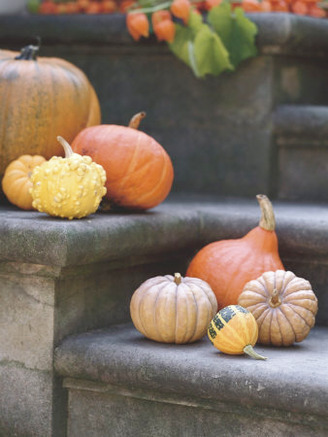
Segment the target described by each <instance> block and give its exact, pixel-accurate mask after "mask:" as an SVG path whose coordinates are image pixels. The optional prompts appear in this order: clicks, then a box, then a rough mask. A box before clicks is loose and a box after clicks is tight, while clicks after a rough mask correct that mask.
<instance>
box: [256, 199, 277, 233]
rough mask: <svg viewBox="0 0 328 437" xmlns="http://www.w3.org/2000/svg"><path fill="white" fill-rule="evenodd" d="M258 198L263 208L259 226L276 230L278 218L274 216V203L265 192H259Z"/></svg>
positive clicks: (267, 229) (268, 229)
mask: <svg viewBox="0 0 328 437" xmlns="http://www.w3.org/2000/svg"><path fill="white" fill-rule="evenodd" d="M256 198H257V201H258V202H259V204H260V208H261V219H260V223H259V226H260V227H261V228H262V229H265V230H266V231H274V230H275V227H276V220H275V217H274V212H273V207H272V203H271V202H270V200H269V199H268V198H267V196H266V195H265V194H258V195H257V196H256Z"/></svg>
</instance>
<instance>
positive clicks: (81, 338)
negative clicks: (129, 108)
mask: <svg viewBox="0 0 328 437" xmlns="http://www.w3.org/2000/svg"><path fill="white" fill-rule="evenodd" d="M327 333H328V328H314V329H313V330H312V331H311V333H310V335H309V337H308V338H307V339H306V340H304V342H303V348H302V346H300V347H298V348H296V350H295V351H292V353H290V355H288V351H287V350H286V349H283V348H268V347H266V348H264V347H260V346H256V350H257V351H258V352H259V353H261V354H266V356H267V357H268V360H267V361H259V360H253V359H252V358H249V357H246V356H229V355H223V354H221V353H219V352H218V351H217V350H216V349H215V348H213V347H212V345H211V344H210V342H209V341H208V340H207V338H205V337H204V338H203V339H202V340H201V341H200V342H197V343H194V344H191V345H167V344H161V343H156V342H153V341H151V340H148V339H146V338H144V337H143V336H142V335H141V334H140V333H138V332H137V331H136V330H135V328H134V327H133V326H132V325H131V324H127V325H117V326H114V327H112V328H110V329H107V330H98V331H93V332H92V331H91V332H88V333H84V334H79V335H74V336H71V337H67V338H66V339H65V340H64V341H63V343H62V344H61V345H60V346H59V347H57V349H56V350H55V369H56V372H57V373H58V374H59V375H60V376H61V377H63V378H65V379H64V381H65V382H64V385H65V386H66V388H73V389H74V388H78V389H79V390H81V389H82V390H83V389H84V390H91V391H100V392H106V391H112V392H113V391H116V392H118V393H119V394H120V393H121V394H123V395H126V396H134V397H142V396H145V397H147V396H148V397H149V399H150V398H151V394H149V393H157V398H158V399H161V398H162V399H163V401H164V402H177V399H180V401H181V402H185V403H187V402H191V403H193V406H201V405H203V406H204V405H206V406H207V407H211V408H214V409H215V408H218V405H219V406H220V405H222V404H226V405H237V406H239V407H244V406H246V407H250V406H251V407H255V408H258V409H262V410H263V409H267V410H271V409H273V410H276V411H277V410H279V411H284V412H285V413H286V412H287V416H288V415H289V414H288V413H291V412H292V413H293V414H297V415H310V416H317V417H319V418H320V421H321V422H322V423H323V424H324V425H325V427H326V428H328V418H327V415H326V410H325V405H326V404H327V402H328V378H327V372H326V370H325V361H326V359H327V356H326V355H327V352H324V351H325V350H327V351H328V347H327V348H326V349H325V346H324V344H325V343H327V338H328V336H327ZM327 346H328V343H327ZM321 353H322V357H321V355H320V354H321ZM314 363H315V364H314ZM313 366H315V368H316V372H313ZM282 369H283V371H282ZM147 393H148V394H147ZM153 400H156V399H153Z"/></svg>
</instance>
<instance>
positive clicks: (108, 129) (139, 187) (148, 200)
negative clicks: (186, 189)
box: [72, 112, 173, 210]
mask: <svg viewBox="0 0 328 437" xmlns="http://www.w3.org/2000/svg"><path fill="white" fill-rule="evenodd" d="M144 116H145V113H144V112H141V113H139V114H136V115H135V116H134V117H133V118H132V119H131V121H130V124H129V126H128V127H126V126H118V125H99V126H92V127H89V128H86V129H84V130H82V132H80V133H79V134H78V135H77V137H76V138H75V139H74V141H73V142H72V149H73V151H74V152H76V153H79V154H81V155H88V156H91V158H92V159H93V160H94V161H95V162H97V163H98V164H100V165H101V166H102V167H103V168H104V169H105V171H106V176H107V182H106V188H107V194H106V198H107V199H108V200H109V202H110V203H112V204H115V205H117V206H120V207H123V208H129V209H140V210H146V209H149V208H153V207H154V206H156V205H158V204H160V203H161V202H162V201H163V200H164V199H165V198H166V197H167V195H168V194H169V192H170V190H171V186H172V183H173V166H172V162H171V159H170V157H169V155H168V154H167V153H166V151H165V150H164V148H163V147H162V146H161V145H160V144H159V143H158V142H157V141H155V140H154V138H152V137H150V136H149V135H147V134H145V133H144V132H141V131H139V130H138V127H139V123H140V121H141V119H142V118H143V117H144Z"/></svg>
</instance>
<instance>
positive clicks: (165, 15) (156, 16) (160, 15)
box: [151, 10, 172, 26]
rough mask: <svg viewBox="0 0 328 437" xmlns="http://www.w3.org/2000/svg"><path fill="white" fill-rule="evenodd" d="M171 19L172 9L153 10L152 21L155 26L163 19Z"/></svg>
mask: <svg viewBox="0 0 328 437" xmlns="http://www.w3.org/2000/svg"><path fill="white" fill-rule="evenodd" d="M165 20H169V21H172V15H171V13H170V11H166V10H161V11H156V12H153V13H152V15H151V22H152V25H153V26H156V24H157V23H160V22H161V21H165Z"/></svg>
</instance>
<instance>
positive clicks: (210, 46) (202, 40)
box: [193, 26, 233, 77]
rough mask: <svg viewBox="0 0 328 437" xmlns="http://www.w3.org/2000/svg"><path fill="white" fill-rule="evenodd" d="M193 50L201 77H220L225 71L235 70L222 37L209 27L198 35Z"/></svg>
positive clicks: (205, 27) (204, 27)
mask: <svg viewBox="0 0 328 437" xmlns="http://www.w3.org/2000/svg"><path fill="white" fill-rule="evenodd" d="M193 48H194V50H193V52H194V58H195V63H196V65H197V70H198V76H199V77H203V76H205V75H206V74H213V75H214V76H218V75H219V74H220V73H222V72H223V71H224V70H232V69H233V66H232V65H231V63H230V61H229V53H228V52H227V50H226V48H225V47H224V45H223V44H222V41H221V39H220V37H219V36H218V35H217V34H216V33H215V32H213V31H212V30H211V29H210V28H209V27H208V26H203V28H202V29H201V30H200V31H199V32H198V33H197V35H196V37H195V41H194V46H193Z"/></svg>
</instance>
